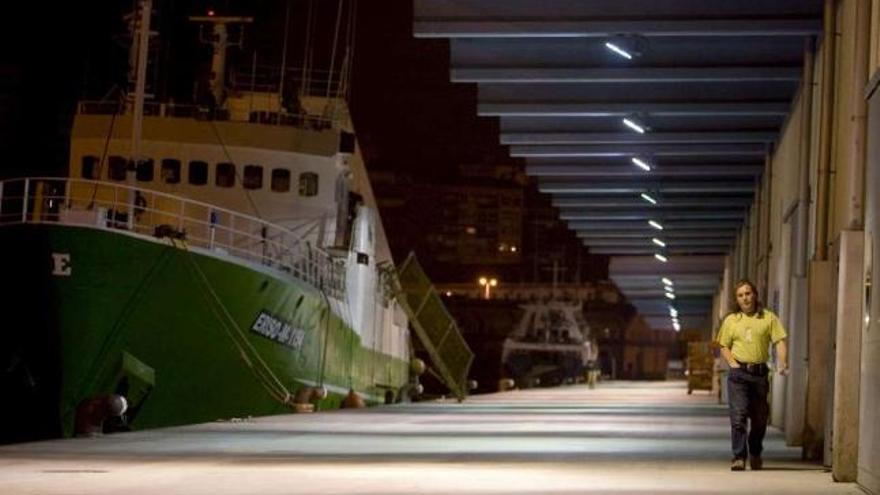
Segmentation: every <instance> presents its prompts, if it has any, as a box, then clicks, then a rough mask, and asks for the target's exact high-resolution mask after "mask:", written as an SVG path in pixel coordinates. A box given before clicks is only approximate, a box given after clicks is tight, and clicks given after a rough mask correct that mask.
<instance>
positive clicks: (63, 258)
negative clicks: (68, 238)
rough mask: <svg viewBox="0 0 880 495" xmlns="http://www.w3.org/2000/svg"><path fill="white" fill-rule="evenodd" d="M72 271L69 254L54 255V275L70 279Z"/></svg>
mask: <svg viewBox="0 0 880 495" xmlns="http://www.w3.org/2000/svg"><path fill="white" fill-rule="evenodd" d="M72 271H73V269H72V268H71V266H70V254H69V253H52V275H55V276H56V277H69V276H70V275H71V272H72Z"/></svg>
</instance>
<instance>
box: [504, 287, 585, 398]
mask: <svg viewBox="0 0 880 495" xmlns="http://www.w3.org/2000/svg"><path fill="white" fill-rule="evenodd" d="M521 309H522V310H523V312H522V316H521V318H520V320H519V323H518V324H517V326H516V328H514V329H513V331H512V332H510V334H509V335H508V336H507V338H505V339H504V343H503V345H502V351H501V362H502V363H503V368H504V370H505V374H506V375H507V377H508V378H510V379H512V380H513V381H514V383H515V386H518V387H523V388H529V387H533V386H551V385H560V384H564V383H576V382H579V381H581V380H583V379H584V378H586V375H585V372H586V371H588V370H590V369H592V368H593V367H595V363H596V360H597V359H598V347H597V345H596V339H595V336H593V335H591V332H590V327H589V325H588V324H587V322H586V320H584V316H583V308H582V304H581V303H580V302H577V301H563V300H549V301H544V302H535V303H530V304H523V305H521Z"/></svg>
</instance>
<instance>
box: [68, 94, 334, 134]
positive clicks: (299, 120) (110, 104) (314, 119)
mask: <svg viewBox="0 0 880 495" xmlns="http://www.w3.org/2000/svg"><path fill="white" fill-rule="evenodd" d="M126 112H127V110H126V107H124V106H122V107H121V106H120V105H119V103H118V102H115V101H81V102H79V104H78V105H77V113H78V114H80V115H114V114H125V113H126ZM144 115H146V116H155V117H176V118H192V119H197V120H214V121H231V120H232V119H231V118H230V113H229V111H228V110H226V109H224V108H210V107H207V106H200V105H191V104H179V103H159V102H146V103H144ZM336 120H338V119H333V118H332V117H328V116H324V115H315V114H311V113H308V112H306V111H305V110H302V111H299V112H286V111H265V110H253V111H250V112H247V122H249V123H252V124H269V125H281V126H288V127H296V128H299V129H307V130H324V129H331V128H333V127H334V123H335V122H336ZM236 122H237V120H236Z"/></svg>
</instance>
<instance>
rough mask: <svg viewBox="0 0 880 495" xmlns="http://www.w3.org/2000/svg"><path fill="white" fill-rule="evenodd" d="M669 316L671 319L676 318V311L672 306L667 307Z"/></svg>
mask: <svg viewBox="0 0 880 495" xmlns="http://www.w3.org/2000/svg"><path fill="white" fill-rule="evenodd" d="M669 316H671V317H673V318H678V310H677V309H675V308H673V307H672V306H670V307H669Z"/></svg>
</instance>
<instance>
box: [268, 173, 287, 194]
mask: <svg viewBox="0 0 880 495" xmlns="http://www.w3.org/2000/svg"><path fill="white" fill-rule="evenodd" d="M272 190H273V191H275V192H287V191H290V170H287V169H286V168H276V169H272Z"/></svg>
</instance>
